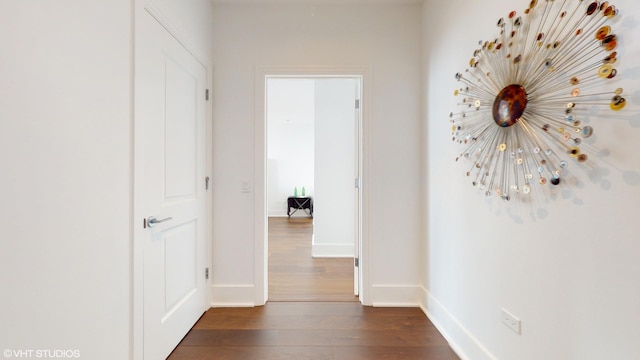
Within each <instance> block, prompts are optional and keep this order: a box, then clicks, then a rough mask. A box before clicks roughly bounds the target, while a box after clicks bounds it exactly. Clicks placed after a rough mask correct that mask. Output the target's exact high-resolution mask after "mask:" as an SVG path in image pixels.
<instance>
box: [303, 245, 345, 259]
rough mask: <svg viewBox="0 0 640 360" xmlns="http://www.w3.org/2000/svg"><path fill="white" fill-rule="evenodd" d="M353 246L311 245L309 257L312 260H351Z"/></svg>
mask: <svg viewBox="0 0 640 360" xmlns="http://www.w3.org/2000/svg"><path fill="white" fill-rule="evenodd" d="M353 254H354V251H353V244H349V245H345V244H312V245H311V256H312V257H314V258H352V257H353Z"/></svg>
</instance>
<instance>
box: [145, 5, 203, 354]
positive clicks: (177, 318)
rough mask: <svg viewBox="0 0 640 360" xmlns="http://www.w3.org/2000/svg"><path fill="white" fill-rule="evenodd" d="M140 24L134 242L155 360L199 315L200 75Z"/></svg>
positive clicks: (148, 344)
mask: <svg viewBox="0 0 640 360" xmlns="http://www.w3.org/2000/svg"><path fill="white" fill-rule="evenodd" d="M139 21H142V24H140V26H139V27H137V29H139V30H138V31H140V32H141V33H140V34H139V37H138V39H139V40H138V43H137V44H136V67H135V71H136V75H135V76H136V82H135V87H136V90H135V94H136V100H135V104H136V108H135V139H134V141H135V169H134V173H135V185H134V187H135V210H134V211H135V216H136V221H139V223H138V224H136V230H135V241H140V242H142V243H143V244H142V246H140V248H141V249H142V253H143V254H142V263H143V265H142V267H143V283H144V285H143V298H144V300H143V303H144V305H143V316H144V321H143V352H144V359H151V360H155V359H165V358H166V357H167V356H168V355H169V354H170V353H171V351H172V350H173V349H174V348H175V346H176V345H177V344H178V343H179V341H180V340H181V339H182V338H183V337H184V335H185V334H186V333H187V332H188V331H189V329H190V328H191V327H192V326H193V324H194V323H195V322H196V321H197V320H198V318H199V317H200V316H201V315H202V314H203V312H204V311H205V310H206V295H205V294H206V291H205V266H206V265H205V259H206V257H205V248H206V246H205V223H206V221H205V213H206V203H205V183H204V179H205V141H206V138H205V125H206V124H205V122H206V100H205V87H206V68H205V67H203V66H202V65H201V64H200V63H199V62H198V61H197V60H196V59H195V58H194V57H193V56H192V55H191V54H190V53H189V52H188V51H187V50H186V49H185V48H184V47H183V46H182V45H181V44H180V43H179V42H178V41H177V40H176V39H175V38H174V37H173V36H171V35H170V34H169V33H168V32H167V31H166V30H165V29H164V28H163V27H162V26H161V25H160V24H159V23H158V22H157V21H155V19H154V18H152V17H151V16H150V15H149V14H148V13H145V14H144V15H143V16H141V17H140V19H139ZM150 217H155V218H156V219H157V221H158V222H157V223H155V224H152V223H153V221H150ZM143 219H144V221H143ZM138 225H139V226H138ZM138 260H139V259H138Z"/></svg>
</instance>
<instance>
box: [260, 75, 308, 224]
mask: <svg viewBox="0 0 640 360" xmlns="http://www.w3.org/2000/svg"><path fill="white" fill-rule="evenodd" d="M267 86H268V90H267V161H268V164H267V182H268V184H267V189H268V194H267V209H268V214H269V216H287V197H289V196H293V192H294V188H295V187H297V188H298V195H302V188H303V187H304V188H305V194H306V195H313V192H314V183H313V178H314V160H313V158H314V120H315V80H313V79H291V78H288V79H282V78H280V79H277V78H272V79H269V81H268V84H267ZM292 211H293V210H292ZM292 216H308V215H307V214H306V213H305V212H304V211H301V210H299V211H297V212H296V213H295V214H293V215H292Z"/></svg>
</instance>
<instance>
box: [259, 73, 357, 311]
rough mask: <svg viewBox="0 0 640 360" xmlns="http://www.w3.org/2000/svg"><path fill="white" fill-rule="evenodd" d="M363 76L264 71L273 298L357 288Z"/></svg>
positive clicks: (347, 292)
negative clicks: (308, 74)
mask: <svg viewBox="0 0 640 360" xmlns="http://www.w3.org/2000/svg"><path fill="white" fill-rule="evenodd" d="M361 89H362V78H361V77H359V76H313V77H309V76H267V77H266V79H265V91H266V97H265V98H266V99H265V101H266V104H265V105H266V106H265V108H266V109H265V110H266V112H265V115H266V116H265V117H266V142H267V144H266V152H267V156H266V184H267V189H266V195H267V196H266V197H267V199H266V205H267V206H266V207H267V221H266V224H267V228H268V230H267V233H268V240H267V248H268V254H269V255H268V283H269V293H268V298H269V300H271V301H309V300H317V301H354V300H357V297H356V296H357V295H358V292H359V281H358V280H359V272H358V267H357V265H358V258H359V255H358V254H359V252H360V236H361V231H360V229H361V221H360V217H361V216H360V214H361V205H360V204H361V201H360V198H361V197H360V186H359V185H360V179H359V178H360V175H359V174H360V168H361V160H360V159H361V150H360V144H361V141H360V134H361V114H360V99H361Z"/></svg>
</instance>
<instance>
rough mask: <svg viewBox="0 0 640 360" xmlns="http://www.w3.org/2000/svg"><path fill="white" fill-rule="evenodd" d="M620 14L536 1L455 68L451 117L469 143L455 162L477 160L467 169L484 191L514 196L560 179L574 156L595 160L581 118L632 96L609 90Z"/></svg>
mask: <svg viewBox="0 0 640 360" xmlns="http://www.w3.org/2000/svg"><path fill="white" fill-rule="evenodd" d="M617 15H618V10H617V9H616V8H615V6H614V5H612V4H610V3H608V2H606V1H605V2H588V1H582V0H562V1H561V0H546V1H540V2H538V1H537V0H533V1H531V3H530V4H529V7H528V8H527V9H526V10H525V11H524V13H523V14H522V15H519V14H518V13H516V12H515V11H512V12H511V13H510V14H509V15H508V17H507V18H501V19H500V20H498V23H497V26H498V29H499V35H498V36H497V37H496V38H495V39H493V40H491V41H481V42H480V44H479V46H480V48H478V49H477V50H475V51H474V53H473V57H472V58H471V60H470V61H469V68H468V69H467V70H466V71H465V72H464V73H458V74H456V79H457V80H458V81H459V82H460V83H461V85H460V88H458V89H456V90H455V92H454V95H455V96H456V97H458V99H459V100H458V107H459V108H460V111H459V112H452V113H451V114H450V121H451V123H452V132H453V140H454V141H455V142H457V143H459V144H462V145H464V151H463V152H462V153H461V154H460V155H459V157H458V158H456V161H458V160H459V159H460V158H466V159H468V160H470V161H471V163H472V164H471V167H470V169H469V170H468V171H467V173H466V175H467V176H468V177H470V178H471V180H472V183H473V185H474V186H476V187H478V188H480V189H481V190H482V191H483V192H484V193H485V194H486V196H498V197H500V198H501V199H503V200H505V201H508V200H511V198H512V196H526V195H528V194H530V193H531V192H532V191H533V188H534V187H537V186H540V187H543V186H553V185H558V184H560V183H561V180H562V178H563V173H564V172H565V169H566V168H567V167H568V166H569V163H570V162H578V163H584V162H586V161H587V160H588V155H587V154H586V153H583V152H582V151H581V148H580V145H581V143H582V141H583V139H584V138H588V137H590V136H591V135H592V134H593V132H594V129H593V128H592V127H591V126H588V125H584V124H583V120H585V119H588V117H589V116H590V114H593V113H594V111H596V112H599V111H601V109H600V108H602V110H605V111H609V112H613V113H615V112H617V111H620V110H622V108H624V107H625V104H626V101H625V99H624V98H623V97H622V89H621V88H616V89H612V90H610V91H605V90H602V88H603V86H605V87H606V86H607V82H609V84H611V79H613V78H615V77H616V75H618V72H617V70H616V69H615V68H614V65H615V63H616V60H617V52H616V47H617V45H618V38H617V36H616V35H615V34H614V33H613V32H612V28H611V26H610V25H607V24H608V23H611V22H612V20H613V19H615V18H616V16H617ZM609 86H610V85H609ZM610 87H611V86H610ZM594 107H595V108H594Z"/></svg>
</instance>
